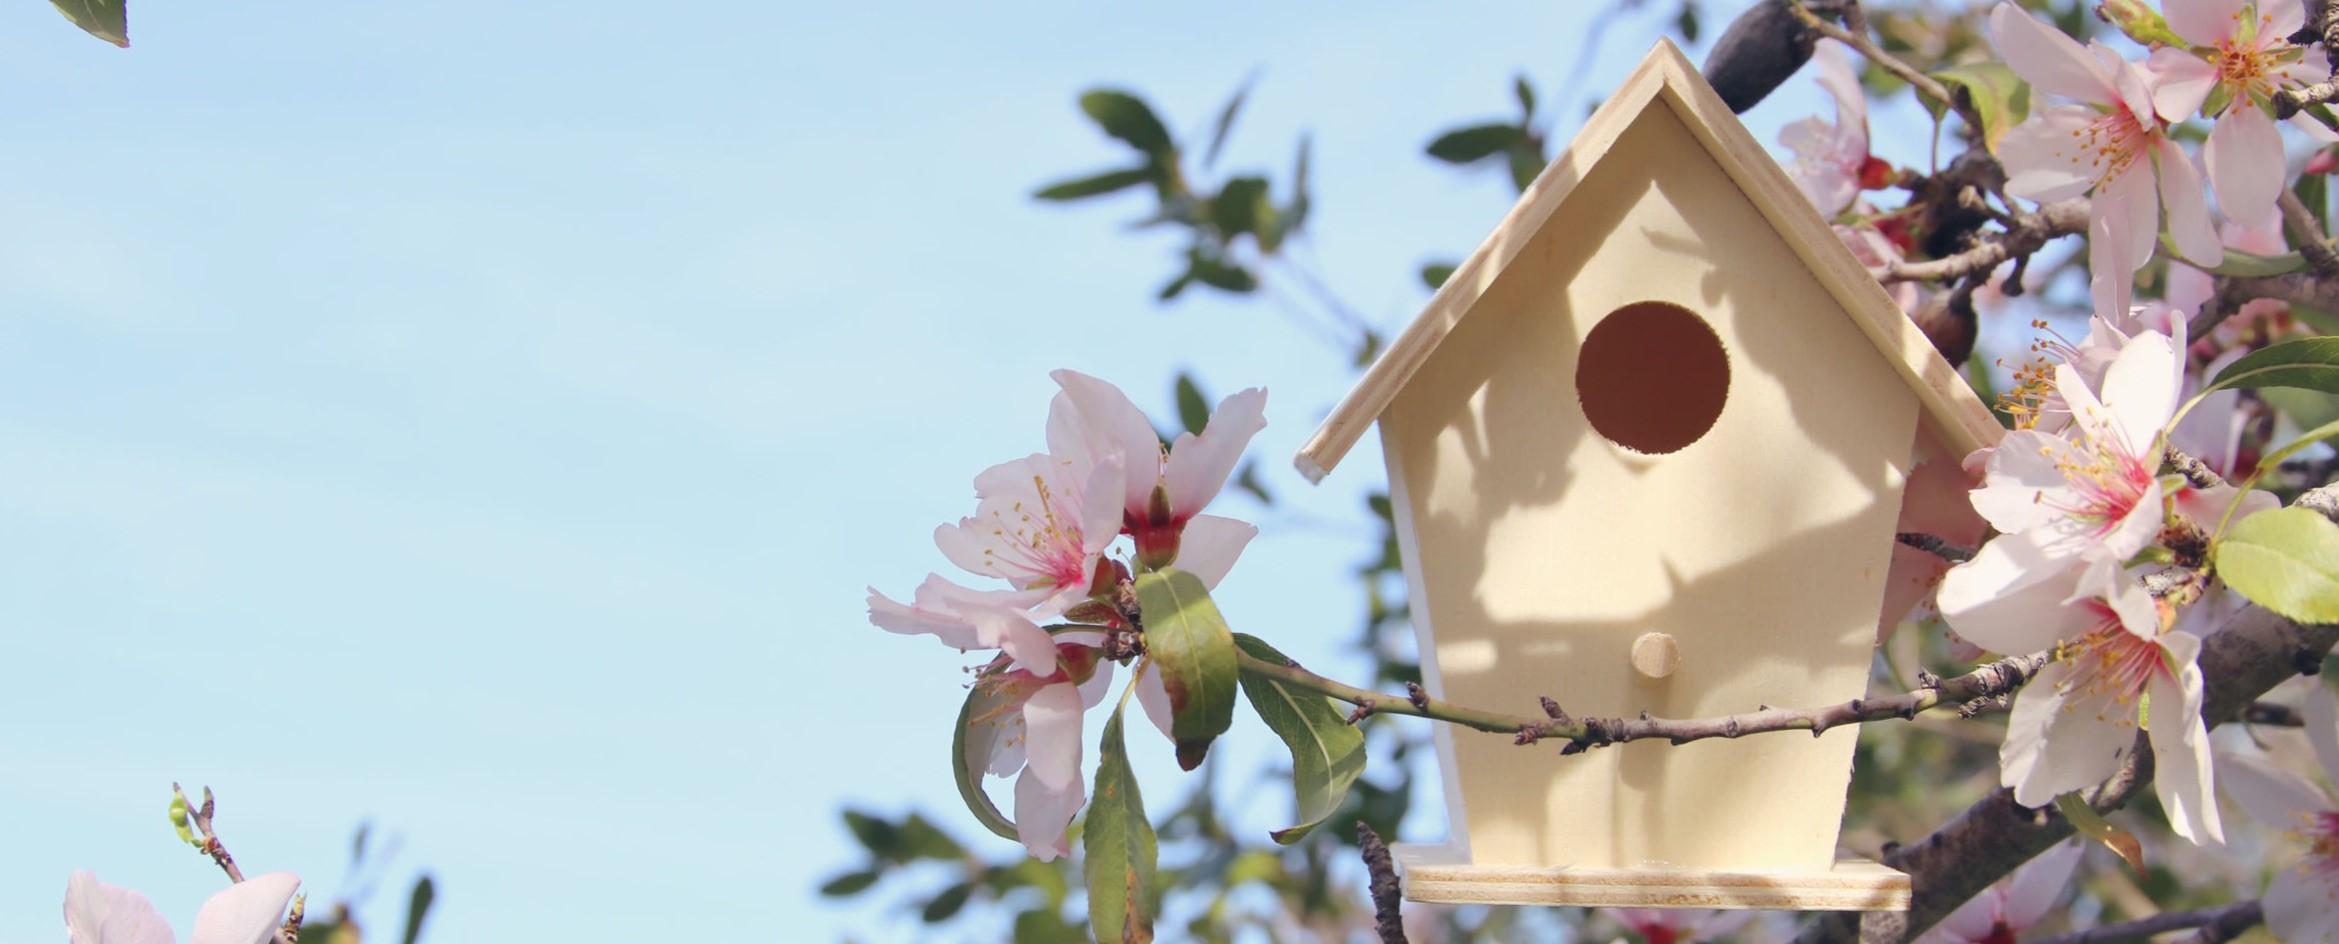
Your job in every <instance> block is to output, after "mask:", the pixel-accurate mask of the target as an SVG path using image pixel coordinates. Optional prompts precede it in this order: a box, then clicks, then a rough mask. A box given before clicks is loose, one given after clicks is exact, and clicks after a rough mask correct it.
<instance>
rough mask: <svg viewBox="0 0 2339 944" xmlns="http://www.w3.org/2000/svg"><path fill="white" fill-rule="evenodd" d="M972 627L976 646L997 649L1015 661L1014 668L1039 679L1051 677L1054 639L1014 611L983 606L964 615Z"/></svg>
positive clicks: (1054, 663)
mask: <svg viewBox="0 0 2339 944" xmlns="http://www.w3.org/2000/svg"><path fill="white" fill-rule="evenodd" d="M967 618H968V620H969V621H970V622H972V623H974V626H975V642H976V645H975V648H978V649H997V650H999V651H1001V652H1004V653H1006V654H1007V657H1008V658H1010V659H1013V660H1015V668H1016V669H1018V670H1021V671H1024V672H1029V673H1031V674H1033V675H1036V676H1039V677H1040V678H1049V677H1052V676H1054V675H1055V674H1056V673H1057V671H1059V670H1058V668H1057V666H1056V640H1055V638H1054V637H1052V636H1049V635H1048V631H1047V630H1044V629H1041V628H1040V625H1039V624H1038V623H1034V622H1032V621H1031V617H1028V616H1025V615H1023V614H1022V613H1019V612H1016V611H1015V610H1011V609H1007V608H1004V607H983V608H978V609H975V610H973V611H971V612H969V613H968V614H967Z"/></svg>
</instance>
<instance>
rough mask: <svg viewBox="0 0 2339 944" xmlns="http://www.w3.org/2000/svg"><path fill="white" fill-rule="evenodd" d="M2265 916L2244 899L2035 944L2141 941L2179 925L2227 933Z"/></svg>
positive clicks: (2242, 928)
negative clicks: (2214, 929) (2234, 902)
mask: <svg viewBox="0 0 2339 944" xmlns="http://www.w3.org/2000/svg"><path fill="white" fill-rule="evenodd" d="M2264 917H2265V913H2264V912H2262V911H2260V910H2259V908H2258V903H2257V902H2256V901H2244V902H2239V903H2236V904H2231V905H2226V906H2225V907H2223V908H2203V909H2200V910H2198V911H2166V912H2162V913H2160V914H2156V915H2153V916H2151V917H2149V918H2138V919H2136V920H2134V921H2122V922H2120V923H2118V924H2106V925H2102V926H2100V927H2093V928H2088V929H2087V930H2084V931H2073V932H2071V933H2069V934H2058V935H2056V936H2054V937H2050V938H2047V939H2046V940H2043V941H2039V942H2037V944H2113V942H2116V941H2140V940H2143V939H2145V938H2148V937H2151V936H2152V935H2155V934H2159V933H2161V932H2164V931H2175V930H2179V929H2182V928H2203V929H2207V928H2210V927H2215V928H2217V929H2218V930H2220V931H2223V932H2225V933H2226V934H2228V935H2229V936H2230V935H2231V934H2235V933H2239V932H2241V931H2246V930H2248V929H2250V928H2251V927H2253V926H2255V925H2257V923H2258V922H2259V921H2262V920H2264Z"/></svg>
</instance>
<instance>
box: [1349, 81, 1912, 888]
mask: <svg viewBox="0 0 2339 944" xmlns="http://www.w3.org/2000/svg"><path fill="white" fill-rule="evenodd" d="M1662 102H1663V99H1661V98H1660V99H1659V100H1658V103H1652V104H1651V106H1650V107H1648V108H1647V110H1645V111H1644V112H1642V113H1641V114H1640V115H1639V116H1638V117H1637V118H1634V119H1633V120H1632V123H1631V124H1630V126H1629V127H1628V128H1627V129H1626V130H1625V131H1624V132H1623V133H1622V134H1621V135H1620V136H1618V137H1617V138H1616V140H1615V142H1614V144H1613V145H1612V146H1611V147H1610V148H1609V149H1608V150H1607V151H1606V153H1605V154H1604V155H1579V154H1575V153H1573V152H1571V153H1570V154H1569V155H1568V156H1567V157H1565V158H1563V160H1571V161H1575V162H1576V163H1577V164H1579V165H1584V166H1580V167H1562V168H1560V169H1559V170H1558V172H1560V173H1581V174H1583V175H1584V177H1583V179H1582V181H1581V183H1580V185H1577V186H1575V187H1573V188H1572V192H1571V194H1570V196H1568V198H1567V200H1566V202H1565V203H1564V204H1563V205H1562V206H1561V207H1559V208H1558V210H1557V211H1556V212H1554V213H1553V214H1552V216H1551V217H1550V220H1549V222H1548V223H1547V224H1545V225H1544V226H1543V227H1542V228H1541V229H1540V230H1539V231H1537V232H1534V233H1532V234H1518V238H1522V239H1526V240H1528V242H1527V244H1526V245H1525V246H1524V248H1523V249H1522V250H1521V251H1520V253H1519V254H1518V256H1517V257H1516V259H1515V260H1514V261H1513V262H1512V263H1511V264H1510V266H1509V267H1507V268H1506V269H1505V270H1504V271H1503V273H1502V274H1501V276H1500V277H1499V278H1497V279H1496V280H1495V282H1494V284H1493V285H1491V286H1489V288H1488V290H1487V292H1486V293H1485V294H1484V295H1483V296H1482V297H1481V298H1480V299H1479V301H1478V302H1477V304H1476V305H1475V306H1474V307H1473V308H1472V309H1471V310H1470V311H1469V312H1468V313H1467V315H1466V316H1465V317H1464V318H1462V319H1461V320H1460V321H1459V323H1458V324H1457V325H1456V326H1455V329H1454V330H1453V332H1452V333H1451V334H1450V335H1449V336H1447V337H1446V338H1445V339H1444V341H1443V343H1442V344H1441V345H1440V346H1439V347H1438V349H1437V351H1436V352H1435V354H1434V355H1432V356H1431V358H1430V359H1429V360H1428V361H1426V362H1425V363H1424V364H1423V365H1422V367H1421V369H1420V370H1419V371H1418V372H1417V373H1416V374H1415V375H1414V376H1413V378H1412V379H1411V381H1410V382H1409V383H1408V384H1407V385H1406V387H1405V388H1404V390H1403V391H1402V392H1400V393H1399V394H1398V395H1397V397H1396V399H1395V400H1394V401H1393V403H1392V404H1391V406H1390V407H1389V409H1388V410H1387V411H1385V412H1384V413H1383V414H1382V419H1381V425H1382V437H1383V444H1384V448H1385V449H1386V450H1387V451H1388V453H1387V458H1388V461H1389V466H1390V475H1391V480H1392V483H1393V489H1392V495H1393V497H1394V498H1395V499H1396V500H1397V502H1398V510H1399V519H1398V523H1399V527H1400V532H1401V539H1402V540H1403V541H1404V542H1405V548H1404V549H1405V551H1406V554H1405V558H1406V559H1405V565H1406V569H1407V574H1408V579H1409V582H1410V584H1411V586H1412V589H1413V590H1414V594H1415V595H1414V597H1413V604H1412V605H1413V614H1414V617H1413V618H1414V621H1415V626H1416V629H1417V631H1419V632H1420V633H1421V634H1422V646H1421V649H1422V657H1423V662H1424V669H1425V673H1426V674H1427V676H1428V680H1429V682H1430V684H1431V687H1432V688H1433V690H1436V691H1438V692H1439V693H1440V694H1441V695H1443V696H1444V697H1448V698H1452V699H1455V700H1458V701H1461V702H1464V703H1468V704H1474V705H1485V706H1488V707H1492V708H1499V709H1504V710H1510V711H1533V710H1534V708H1535V704H1536V701H1535V699H1536V698H1537V697H1538V696H1550V697H1552V698H1554V699H1556V700H1557V701H1558V702H1559V703H1560V704H1561V705H1562V706H1563V707H1564V708H1565V709H1567V710H1568V711H1569V712H1571V713H1575V714H1577V715H1600V716H1632V715H1634V714H1637V713H1639V712H1642V711H1647V712H1650V713H1652V714H1656V715H1662V716H1668V717H1699V716H1707V715H1715V714H1724V713H1731V712H1740V711H1749V710H1753V709H1754V708H1755V707H1756V706H1757V705H1761V704H1772V705H1782V706H1790V705H1806V704H1816V703H1825V702H1831V701H1842V700H1846V699H1850V698H1854V697H1858V696H1859V695H1861V694H1862V693H1863V691H1864V689H1865V686H1866V679H1867V673H1868V666H1869V660H1870V654H1871V649H1872V645H1873V639H1874V630H1875V625H1876V613H1877V611H1878V607H1879V606H1880V605H1881V602H1882V592H1883V585H1884V576H1885V568H1886V566H1887V562H1888V560H1889V555H1890V551H1891V548H1892V545H1893V541H1892V530H1893V522H1894V518H1895V516H1896V514H1897V512H1898V510H1899V504H1900V492H1901V487H1902V484H1903V480H1904V477H1905V476H1906V474H1907V471H1908V465H1909V459H1910V456H1909V453H1910V444H1911V443H1912V441H1913V439H1914V435H1915V432H1916V424H1917V415H1918V403H1917V400H1916V397H1915V395H1914V394H1913V393H1912V392H1911V391H1910V390H1909V389H1908V388H1907V386H1906V385H1905V383H1904V382H1903V381H1902V379H1901V378H1900V377H1899V376H1898V375H1897V374H1896V372H1895V368H1894V367H1892V366H1891V365H1890V364H1889V363H1888V362H1886V361H1885V360H1884V359H1883V357H1882V356H1881V355H1879V354H1878V352H1877V349H1876V347H1875V345H1874V344H1873V343H1872V342H1871V341H1870V340H1869V339H1868V338H1867V337H1866V336H1864V335H1863V334H1862V333H1861V331H1860V329H1859V328H1858V327H1857V326H1856V325H1855V323H1854V322H1853V321H1852V319H1851V318H1850V317H1849V316H1848V315H1847V313H1846V312H1844V311H1843V310H1842V309H1841V308H1840V307H1838V302H1837V301H1836V300H1835V299H1834V298H1833V297H1832V296H1831V295H1830V294H1829V293H1828V292H1827V290H1826V289H1825V288H1824V287H1823V286H1822V285H1821V284H1820V283H1819V281H1818V280H1817V279H1816V278H1814V277H1813V276H1812V275H1811V274H1810V272H1809V271H1808V270H1807V269H1805V268H1804V266H1803V264H1802V263H1801V261H1800V260H1799V259H1798V258H1797V256H1796V253H1795V252H1794V250H1793V249H1792V247H1790V246H1789V245H1787V244H1786V243H1785V242H1783V241H1782V239H1781V237H1780V236H1779V235H1778V233H1777V232H1776V231H1775V230H1774V229H1773V228H1772V227H1771V226H1770V225H1769V224H1768V223H1767V222H1765V221H1764V219H1763V218H1762V215H1761V214H1760V213H1759V212H1758V210H1757V209H1756V208H1755V207H1754V205H1753V204H1752V203H1750V202H1749V201H1748V200H1747V199H1746V198H1745V197H1744V195H1743V194H1741V193H1740V192H1739V191H1738V190H1737V188H1736V186H1735V185H1734V184H1732V182H1731V181H1730V179H1729V177H1728V176H1727V175H1726V174H1725V173H1724V172H1723V171H1722V169H1721V168H1720V167H1718V166H1717V165H1715V164H1714V163H1713V161H1712V159H1711V158H1710V157H1708V156H1707V155H1706V153H1705V152H1704V151H1703V150H1702V148H1701V147H1700V146H1699V145H1698V144H1697V143H1696V141H1695V140H1694V139H1693V138H1692V137H1691V134H1690V132H1689V130H1688V129H1687V128H1686V127H1685V126H1684V125H1683V124H1682V122H1681V121H1680V120H1679V119H1678V118H1677V117H1676V116H1675V115H1674V114H1672V112H1671V111H1670V110H1669V108H1668V107H1666V106H1665V105H1663V104H1661V103H1662ZM1595 161H1596V163H1595ZM1502 235H1503V234H1499V233H1498V234H1497V237H1498V238H1500V237H1501V236H1502ZM1641 302H1663V303H1668V304H1671V305H1677V306H1680V307H1681V308H1683V309H1686V310H1687V311H1689V312H1690V313H1692V314H1694V315H1696V316H1697V317H1698V318H1699V319H1700V320H1702V322H1703V323H1704V324H1705V325H1706V326H1707V327H1709V328H1711V330H1712V332H1713V334H1714V336H1715V337H1716V338H1717V339H1718V340H1719V341H1720V344H1721V347H1722V350H1723V352H1724V360H1725V362H1726V364H1727V374H1728V376H1727V381H1726V387H1725V390H1726V396H1725V398H1724V399H1723V401H1722V404H1721V408H1720V412H1719V414H1718V416H1716V417H1715V418H1714V420H1713V422H1712V425H1711V426H1710V428H1707V429H1706V430H1705V431H1704V433H1703V434H1702V435H1701V436H1698V437H1696V438H1695V439H1694V441H1692V442H1690V443H1689V444H1688V445H1687V446H1685V447H1682V448H1680V449H1679V450H1678V451H1675V452H1671V453H1667V454H1663V455H1648V454H1643V453H1639V452H1635V451H1633V450H1630V449H1627V448H1624V447H1623V446H1620V445H1618V444H1617V443H1616V442H1615V441H1612V440H1610V439H1609V438H1607V437H1605V436H1603V435H1602V434H1601V433H1600V432H1599V431H1597V430H1595V429H1594V428H1593V427H1592V426H1591V424H1590V423H1589V422H1587V420H1586V418H1585V416H1584V414H1583V412H1582V411H1581V409H1580V406H1579V403H1580V401H1579V395H1578V394H1579V392H1578V390H1577V388H1576V378H1577V376H1578V374H1577V368H1578V364H1579V359H1580V357H1579V356H1580V354H1581V353H1582V351H1583V348H1584V344H1585V341H1586V339H1587V337H1588V336H1589V335H1590V333H1591V332H1592V331H1593V330H1594V329H1595V328H1596V327H1597V326H1598V325H1599V324H1600V322H1601V321H1602V319H1603V318H1606V317H1608V316H1609V315H1610V313H1612V312H1617V311H1618V310H1619V309H1624V308H1625V307H1626V306H1630V305H1634V304H1635V303H1641ZM1659 372H1660V373H1661V370H1660V371H1659ZM1644 373H1645V372H1644ZM1692 379H1694V378H1683V381H1684V383H1687V382H1689V381H1690V380H1692ZM1673 399H1678V398H1672V397H1664V396H1658V397H1653V398H1652V399H1651V402H1652V404H1654V403H1656V402H1657V401H1670V400H1673ZM1652 408H1655V407H1652ZM1666 408H1668V409H1670V408H1672V407H1670V406H1668V407H1666ZM1649 632H1662V633H1666V634H1668V635H1670V636H1672V637H1673V639H1674V641H1675V642H1676V644H1677V646H1678V650H1679V667H1678V669H1677V670H1676V671H1675V672H1674V673H1673V674H1672V675H1671V676H1670V677H1668V678H1665V679H1661V680H1652V679H1648V678H1645V677H1642V676H1639V675H1636V674H1635V672H1634V670H1633V669H1632V668H1631V666H1630V662H1629V653H1630V650H1631V647H1632V645H1633V642H1634V640H1635V639H1637V638H1639V637H1640V636H1641V635H1642V634H1644V633H1649ZM1438 737H1439V738H1440V755H1441V759H1442V760H1444V761H1446V762H1447V770H1448V783H1449V794H1448V796H1449V804H1450V809H1451V812H1452V814H1453V815H1452V822H1453V823H1454V824H1455V829H1456V831H1457V844H1458V845H1459V844H1466V845H1467V848H1468V854H1469V857H1470V860H1471V861H1473V862H1475V863H1479V864H1486V865H1530V866H1585V867H1605V868H1631V867H1646V866H1660V867H1662V866H1676V867H1684V868H1700V869H1714V870H1734V871H1823V870H1825V869H1826V868H1827V867H1828V866H1829V865H1830V864H1831V863H1832V862H1833V861H1834V859H1835V844H1836V838H1837V833H1838V830H1839V827H1840V824H1841V817H1842V813H1843V806H1844V799H1845V791H1846V787H1847V785H1848V781H1849V775H1850V766H1851V754H1852V748H1853V745H1854V739H1855V737H1856V733H1855V732H1854V731H1853V730H1851V729H1849V728H1846V729H1840V730H1838V731H1834V732H1830V733H1828V734H1827V735H1825V736H1823V737H1820V738H1816V739H1814V738H1810V737H1805V736H1800V735H1765V736H1760V737H1750V738H1746V739H1742V740H1713V741H1704V742H1697V743H1693V744H1689V745H1683V746H1679V747H1674V746H1670V745H1666V744H1663V743H1635V744H1628V745H1622V746H1617V747H1610V748H1603V749H1600V750H1596V751H1593V752H1590V753H1587V754H1582V755H1577V756H1570V757H1559V756H1556V754H1557V752H1556V750H1555V749H1554V748H1552V747H1550V746H1541V747H1526V748H1522V747H1517V746H1514V745H1512V744H1511V743H1510V742H1509V739H1507V738H1501V737H1494V736H1488V735H1482V734H1476V733H1474V732H1468V731H1461V732H1455V731H1453V730H1452V729H1450V728H1441V729H1440V730H1439V732H1438Z"/></svg>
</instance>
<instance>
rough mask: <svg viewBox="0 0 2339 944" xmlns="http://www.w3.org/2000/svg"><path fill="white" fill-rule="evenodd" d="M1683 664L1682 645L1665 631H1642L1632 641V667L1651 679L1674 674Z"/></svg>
mask: <svg viewBox="0 0 2339 944" xmlns="http://www.w3.org/2000/svg"><path fill="white" fill-rule="evenodd" d="M1680 664H1681V646H1680V645H1679V644H1676V643H1675V642H1674V641H1673V637H1672V636H1669V635H1666V634H1664V633H1642V634H1641V638H1639V639H1635V640H1633V641H1632V668H1633V671H1635V672H1639V673H1640V674H1641V677H1642V678H1645V679H1648V680H1650V681H1656V680H1658V679H1662V678H1665V677H1667V676H1669V675H1672V674H1673V669H1674V668H1675V667H1677V666H1679V665H1680Z"/></svg>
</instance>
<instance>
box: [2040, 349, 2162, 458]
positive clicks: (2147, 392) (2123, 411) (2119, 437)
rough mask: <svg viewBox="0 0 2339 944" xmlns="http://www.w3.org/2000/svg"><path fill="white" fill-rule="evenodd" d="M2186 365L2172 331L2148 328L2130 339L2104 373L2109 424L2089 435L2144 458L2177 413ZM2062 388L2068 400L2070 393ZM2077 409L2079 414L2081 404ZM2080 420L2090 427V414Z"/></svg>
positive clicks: (2124, 452) (2059, 379) (2105, 401)
mask: <svg viewBox="0 0 2339 944" xmlns="http://www.w3.org/2000/svg"><path fill="white" fill-rule="evenodd" d="M2181 364H2182V361H2181V360H2179V358H2178V354H2177V346H2176V342H2175V341H2173V340H2171V339H2170V338H2169V336H2168V335H2165V334H2161V333H2160V332H2158V331H2144V332H2139V333H2138V334H2137V335H2136V336H2135V337H2132V338H2129V339H2128V342H2127V343H2126V344H2123V345H2121V346H2120V353H2119V355H2118V356H2117V357H2114V358H2113V359H2112V366H2111V368H2110V369H2108V370H2106V371H2104V376H2103V388H2102V391H2103V403H2102V408H2103V410H2104V411H2105V414H2106V415H2105V417H2104V418H2105V419H2108V420H2109V421H2110V424H2109V426H2108V427H2106V428H2091V429H2089V430H2088V432H2089V434H2090V435H2101V436H2104V437H2106V438H2108V439H2109V440H2110V442H2111V443H2113V444H2116V445H2117V446H2118V447H2119V449H2120V451H2121V455H2124V456H2129V457H2134V458H2143V457H2144V456H2145V455H2146V454H2147V453H2150V452H2151V451H2152V444H2153V442H2154V440H2157V439H2159V438H2160V430H2161V427H2163V426H2166V425H2168V421H2169V417H2170V416H2172V415H2174V414H2175V413H2176V411H2177V385H2178V383H2179V382H2180V378H2181V376H2182V374H2181V373H2180V371H2181V370H2182V366H2181ZM2056 379H2057V389H2058V390H2062V383H2061V381H2062V378H2061V376H2060V375H2058V376H2057V378H2056ZM2063 392H2064V393H2065V396H2066V398H2068V396H2069V391H2063ZM2072 408H2073V411H2074V412H2079V411H2078V404H2077V403H2073V404H2072ZM2080 424H2081V425H2082V426H2083V427H2084V426H2086V425H2087V418H2086V417H2084V416H2082V417H2080ZM2156 458H2157V457H2156ZM2153 464H2154V465H2157V463H2153Z"/></svg>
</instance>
